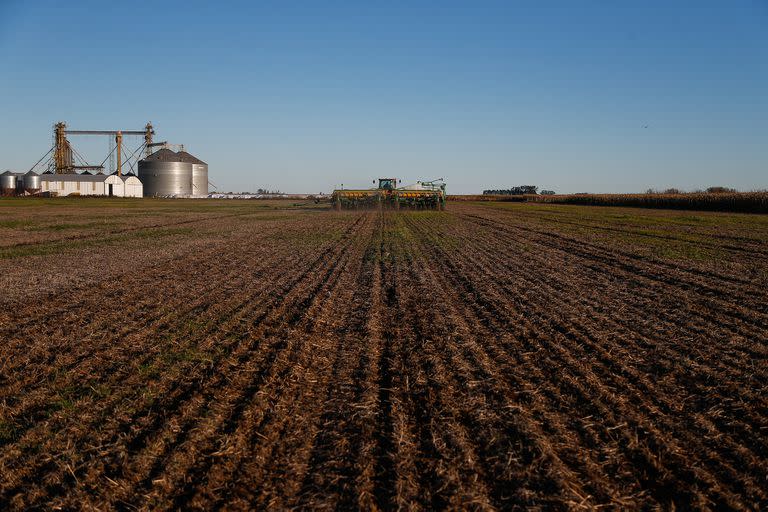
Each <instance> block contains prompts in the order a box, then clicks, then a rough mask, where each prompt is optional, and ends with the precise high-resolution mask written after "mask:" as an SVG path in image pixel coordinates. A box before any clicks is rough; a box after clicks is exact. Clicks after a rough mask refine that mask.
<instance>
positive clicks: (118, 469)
mask: <svg viewBox="0 0 768 512" xmlns="http://www.w3.org/2000/svg"><path fill="white" fill-rule="evenodd" d="M321 206H322V205H321ZM0 240H2V241H1V242H0V447H1V448H2V449H0V509H3V510H8V509H10V510H28V509H46V510H47V509H55V508H63V509H90V508H93V509H98V510H107V509H120V510H134V509H140V510H150V509H151V510H178V509H185V510H186V509H193V510H194V509H198V510H209V509H214V508H226V509H234V510H252V509H266V508H270V509H283V508H294V507H296V508H311V509H350V508H362V509H396V508H405V509H411V510H431V509H445V508H450V509H483V510H494V509H505V510H508V509H542V510H569V509H581V508H583V509H596V508H603V507H607V508H612V509H655V508H661V509H670V510H671V509H681V510H686V509H704V510H706V509H736V510H753V509H761V508H768V291H767V290H768V217H766V216H758V215H739V214H719V213H697V212H680V211H675V212H668V211H659V210H653V211H648V210H637V209H629V208H605V207H602V208H600V207H595V208H590V207H580V206H562V205H536V204H524V203H503V204H502V203H483V204H472V203H461V204H458V203H453V204H449V209H448V211H446V212H431V211H424V212H421V211H414V212H409V211H401V212H392V211H384V212H376V211H349V212H333V211H330V210H328V209H327V207H317V206H315V205H313V204H309V203H289V202H258V201H247V202H246V201H221V202H215V201H210V202H207V201H181V200H179V201H112V202H106V201H96V200H94V201H91V202H88V200H80V202H78V201H75V200H72V201H65V200H59V201H55V200H54V201H48V202H44V203H43V202H38V203H36V202H34V201H8V202H0Z"/></svg>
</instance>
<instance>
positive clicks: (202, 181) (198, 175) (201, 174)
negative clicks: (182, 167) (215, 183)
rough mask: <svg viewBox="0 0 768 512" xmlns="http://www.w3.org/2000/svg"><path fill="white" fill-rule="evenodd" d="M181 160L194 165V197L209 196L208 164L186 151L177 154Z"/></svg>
mask: <svg viewBox="0 0 768 512" xmlns="http://www.w3.org/2000/svg"><path fill="white" fill-rule="evenodd" d="M176 155H177V156H178V157H179V160H181V161H183V162H189V163H191V164H192V196H194V197H205V196H207V195H208V164H207V163H205V162H203V161H202V160H200V159H199V158H197V157H194V156H192V155H190V154H189V153H187V152H186V151H179V152H178V153H176Z"/></svg>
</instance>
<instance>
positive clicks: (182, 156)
mask: <svg viewBox="0 0 768 512" xmlns="http://www.w3.org/2000/svg"><path fill="white" fill-rule="evenodd" d="M176 156H178V157H179V161H180V162H189V163H191V164H202V165H208V164H206V163H205V162H203V161H202V160H200V159H199V158H197V157H196V156H193V155H190V154H189V153H187V152H186V151H179V152H178V153H176Z"/></svg>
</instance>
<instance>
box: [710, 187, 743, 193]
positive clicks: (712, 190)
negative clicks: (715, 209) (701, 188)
mask: <svg viewBox="0 0 768 512" xmlns="http://www.w3.org/2000/svg"><path fill="white" fill-rule="evenodd" d="M729 192H736V189H734V188H728V187H709V188H707V194H727V193H729Z"/></svg>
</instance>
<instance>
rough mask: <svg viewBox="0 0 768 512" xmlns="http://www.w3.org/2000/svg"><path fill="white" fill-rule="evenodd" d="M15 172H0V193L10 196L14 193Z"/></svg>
mask: <svg viewBox="0 0 768 512" xmlns="http://www.w3.org/2000/svg"><path fill="white" fill-rule="evenodd" d="M16 179H17V178H16V173H13V172H11V171H5V172H4V173H3V174H0V194H2V195H4V196H12V195H14V194H16Z"/></svg>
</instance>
